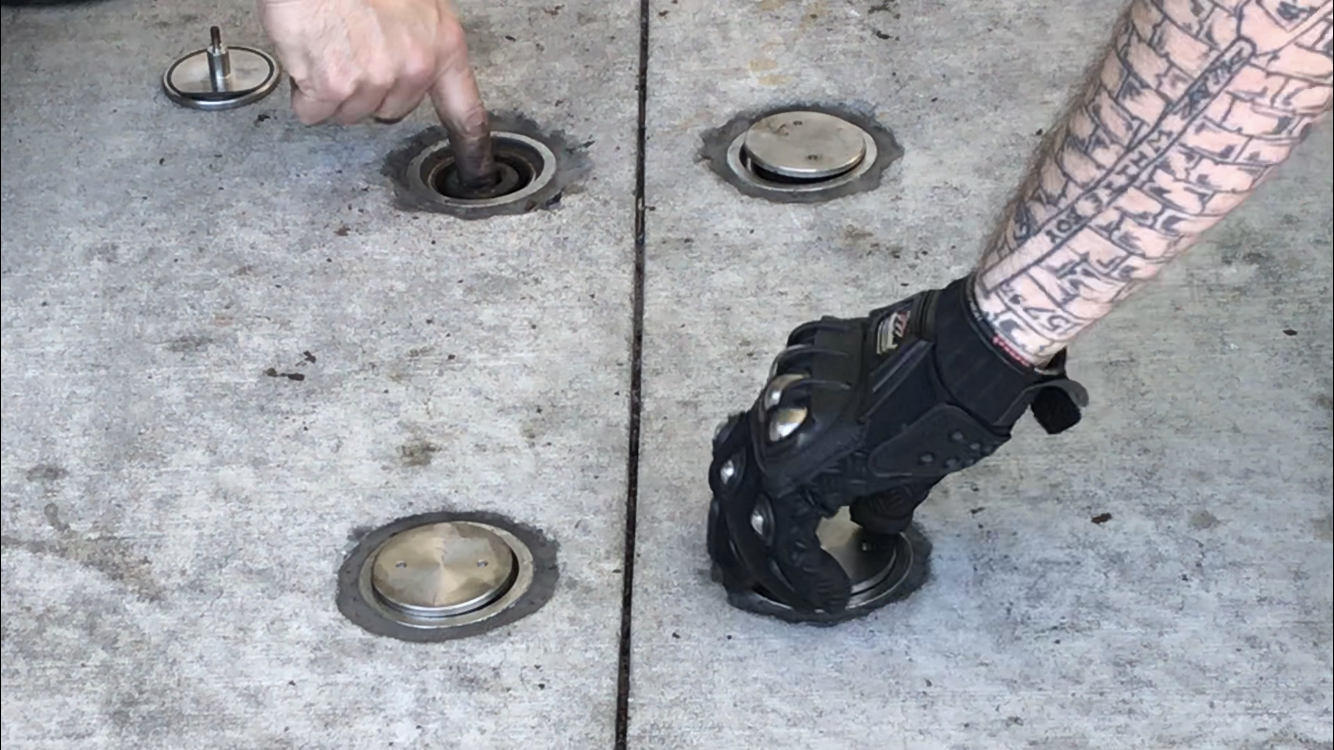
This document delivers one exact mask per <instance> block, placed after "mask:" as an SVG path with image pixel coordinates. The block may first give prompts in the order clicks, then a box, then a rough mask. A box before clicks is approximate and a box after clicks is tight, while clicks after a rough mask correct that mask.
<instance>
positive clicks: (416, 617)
mask: <svg viewBox="0 0 1334 750" xmlns="http://www.w3.org/2000/svg"><path fill="white" fill-rule="evenodd" d="M450 523H455V524H458V525H472V526H474V527H478V528H481V529H484V530H485V531H487V532H488V533H490V534H494V535H495V536H497V537H499V538H500V540H501V541H503V542H504V543H505V544H506V545H508V546H509V548H510V551H511V552H512V553H513V554H514V561H513V565H514V573H513V576H512V578H513V582H512V583H511V584H510V586H509V588H508V589H507V590H506V591H505V592H504V593H503V594H501V595H500V597H499V598H497V599H494V600H493V601H491V602H490V603H489V604H486V605H485V606H483V607H481V608H480V609H475V610H472V611H470V612H465V613H463V614H458V615H449V616H443V617H442V616H432V615H425V616H423V615H421V614H414V613H413V612H411V611H402V610H399V609H397V608H396V607H394V606H392V605H390V604H388V603H387V602H385V601H384V600H383V598H382V597H381V596H380V593H379V592H378V591H376V589H375V582H374V568H375V560H376V558H377V557H378V556H379V553H380V551H381V550H383V549H384V547H385V546H386V545H387V544H389V542H390V541H392V540H393V538H394V537H390V538H389V539H386V540H385V541H384V543H383V544H381V545H380V546H379V547H378V548H377V549H376V550H375V551H374V552H373V553H371V554H369V555H367V556H366V560H365V561H364V562H363V563H362V566H361V571H360V575H359V576H358V579H357V589H358V593H359V594H360V595H361V599H362V601H364V602H365V603H366V604H367V605H368V606H369V607H370V608H371V609H373V610H374V611H375V612H376V614H378V615H380V616H381V617H383V618H384V619H386V620H390V621H392V622H396V623H399V624H401V625H406V626H407V627H410V628H419V629H423V630H447V629H451V628H459V627H463V626H465V625H472V624H474V623H479V622H482V621H484V620H488V619H491V618H492V617H495V616H497V615H499V614H500V613H502V612H504V611H505V610H506V609H508V608H509V607H510V606H511V605H513V604H514V603H515V602H517V601H518V600H519V599H520V598H522V597H523V595H524V594H526V593H527V592H528V589H529V588H531V587H532V584H533V574H534V561H533V554H532V551H531V550H529V549H528V545H526V544H524V543H523V542H522V541H520V540H519V538H518V537H516V536H515V535H514V534H511V533H510V532H508V531H506V530H505V529H502V528H499V527H497V526H492V525H491V524H484V523H477V522H475V521H451V522H450ZM424 525H425V524H424ZM413 528H420V527H413ZM408 530H409V529H405V530H404V531H408ZM400 533H402V532H400ZM395 536H397V535H395Z"/></svg>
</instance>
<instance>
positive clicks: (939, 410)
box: [709, 278, 1088, 613]
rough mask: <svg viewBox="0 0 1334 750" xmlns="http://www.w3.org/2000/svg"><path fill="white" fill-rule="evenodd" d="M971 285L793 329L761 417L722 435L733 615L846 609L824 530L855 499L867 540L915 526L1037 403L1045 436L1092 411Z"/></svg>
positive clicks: (723, 556) (720, 515)
mask: <svg viewBox="0 0 1334 750" xmlns="http://www.w3.org/2000/svg"><path fill="white" fill-rule="evenodd" d="M971 283H972V280H971V278H965V279H960V280H957V281H955V282H953V283H951V284H949V285H948V286H947V287H945V288H944V289H942V290H934V291H928V292H923V293H920V294H918V295H915V296H913V297H911V298H909V299H906V300H903V301H901V302H898V303H896V304H893V305H890V306H888V307H885V308H881V309H878V310H874V311H872V312H871V313H870V314H869V315H867V316H866V317H864V318H854V319H838V318H832V317H826V318H824V319H822V320H819V321H814V322H810V323H806V324H804V325H802V326H799V327H798V328H797V329H796V330H794V331H793V332H792V334H791V336H790V337H789V338H788V346H787V348H786V349H784V350H783V351H782V352H781V353H780V354H779V355H778V356H777V358H776V359H775V360H774V364H773V368H772V370H771V372H770V378H769V382H768V383H767V384H766V386H765V387H764V389H763V390H762V391H761V392H760V395H759V398H758V399H757V400H756V402H755V403H754V405H753V406H752V407H751V408H750V409H749V411H747V412H744V413H741V414H736V415H734V416H732V417H731V418H730V419H729V420H728V421H727V422H726V423H725V424H724V425H722V426H721V427H720V428H719V432H718V434H717V435H716V436H715V438H714V454H713V462H712V465H711V466H710V468H709V486H710V489H711V490H712V492H713V501H712V504H711V507H710V519H709V554H710V556H711V557H712V558H713V562H714V564H715V571H716V572H718V573H721V577H722V581H723V584H724V585H725V586H726V587H727V589H728V591H729V593H730V594H731V596H730V599H731V601H732V603H733V604H734V605H736V606H739V607H742V608H746V609H752V608H753V607H749V606H747V605H746V604H745V602H746V601H749V600H750V599H749V598H750V597H753V595H754V593H755V592H757V591H758V592H762V595H763V596H764V597H766V598H768V599H769V600H771V601H774V602H777V603H780V604H782V605H784V606H786V607H788V608H791V609H792V610H795V611H796V612H797V613H803V612H806V613H838V612H841V611H842V610H844V609H845V608H846V607H847V604H848V599H849V595H850V582H849V580H848V576H847V574H846V573H845V572H844V570H843V568H842V566H840V565H839V564H838V562H837V561H836V560H835V559H834V558H833V556H831V555H830V554H829V553H828V552H826V551H825V550H824V549H823V548H822V547H821V546H820V542H819V540H818V539H817V537H816V529H817V527H818V526H819V523H820V521H821V520H822V519H823V518H827V517H830V516H832V515H834V514H835V513H837V512H838V510H839V509H840V508H842V507H845V506H851V508H850V512H851V517H852V519H853V521H855V522H856V523H857V524H859V525H861V526H862V527H863V528H864V529H866V530H867V531H870V532H873V533H876V534H884V535H892V534H898V533H901V532H903V531H905V530H906V529H907V528H908V526H909V525H910V523H911V521H912V517H913V512H914V510H915V509H916V508H917V507H918V506H919V505H920V504H921V503H922V502H923V501H924V500H925V499H926V497H927V494H928V493H929V492H930V490H931V489H932V488H933V487H934V486H935V485H936V483H937V482H939V481H940V480H941V479H943V478H944V477H945V476H947V475H948V474H951V473H953V472H956V471H960V470H962V469H965V468H968V467H969V466H972V465H973V464H975V463H977V462H978V461H980V460H982V459H983V458H985V457H986V456H989V455H991V454H992V453H993V452H994V451H995V450H996V449H997V448H999V447H1000V446H1001V445H1002V444H1004V443H1005V442H1006V441H1007V440H1009V438H1010V431H1011V429H1012V427H1013V426H1014V424H1015V423H1016V422H1017V421H1018V420H1019V418H1020V417H1021V416H1022V415H1023V413H1024V412H1025V411H1026V410H1030V409H1031V410H1032V412H1033V415H1034V417H1036V418H1037V420H1038V422H1039V423H1040V424H1041V425H1042V426H1043V428H1045V429H1046V431H1047V432H1048V433H1052V434H1054V433H1058V432H1062V431H1064V430H1066V429H1068V428H1070V427H1072V426H1074V425H1075V424H1076V423H1077V422H1078V421H1079V418H1080V407H1083V406H1087V404H1088V394H1087V393H1086V391H1085V390H1084V388H1083V387H1082V386H1080V385H1079V384H1078V383H1075V382H1074V381H1072V380H1070V379H1068V378H1067V377H1066V375H1065V368H1064V365H1065V352H1064V351H1062V352H1061V353H1060V354H1058V355H1057V356H1056V358H1055V359H1054V360H1053V361H1052V362H1051V363H1050V364H1049V365H1047V366H1046V367H1043V368H1035V367H1030V366H1026V365H1023V364H1020V363H1019V362H1018V361H1017V360H1016V359H1014V358H1012V357H1010V356H1009V355H1007V354H1005V353H1004V352H1003V351H1002V350H1001V349H1000V348H999V342H998V340H997V339H996V338H995V335H994V333H992V332H991V331H990V329H989V327H988V326H987V325H986V324H985V323H983V322H981V318H980V317H979V316H978V315H977V314H976V312H975V310H974V309H972V304H973V303H972V298H971V294H970V288H971Z"/></svg>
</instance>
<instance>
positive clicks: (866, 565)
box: [816, 508, 898, 597]
mask: <svg viewBox="0 0 1334 750" xmlns="http://www.w3.org/2000/svg"><path fill="white" fill-rule="evenodd" d="M816 535H817V536H818V537H819V539H820V546H821V547H824V549H825V551H826V552H828V553H829V554H830V555H833V557H834V559H835V560H837V561H838V564H839V565H841V566H843V570H844V572H846V573H847V574H848V579H849V581H850V582H851V583H852V595H853V596H854V597H857V596H860V595H862V594H865V593H866V592H868V591H871V590H872V589H874V588H875V587H876V586H878V585H880V583H881V582H883V581H884V580H885V578H887V577H888V576H889V574H890V572H891V571H893V570H894V568H895V565H894V563H895V562H896V561H897V557H898V548H897V545H896V544H895V543H894V542H895V541H896V540H894V539H886V538H884V537H877V536H875V535H873V534H868V533H866V532H865V531H864V530H863V529H862V528H861V527H860V526H858V525H856V524H855V523H853V522H852V519H851V518H850V516H849V513H848V509H847V508H843V509H842V510H840V511H839V513H838V514H836V515H835V516H834V517H832V518H828V519H825V520H824V521H822V522H821V523H820V527H819V529H818V530H817V531H816Z"/></svg>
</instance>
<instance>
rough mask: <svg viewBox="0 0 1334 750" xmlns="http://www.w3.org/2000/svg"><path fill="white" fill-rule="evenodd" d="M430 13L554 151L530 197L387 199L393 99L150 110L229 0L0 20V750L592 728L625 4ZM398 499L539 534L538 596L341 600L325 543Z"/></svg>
mask: <svg viewBox="0 0 1334 750" xmlns="http://www.w3.org/2000/svg"><path fill="white" fill-rule="evenodd" d="M461 5H462V6H463V7H462V12H463V15H464V18H465V19H466V20H467V26H468V28H469V31H470V35H471V40H472V43H473V48H474V57H475V59H476V61H477V63H478V68H479V70H478V73H479V78H480V80H481V85H482V88H483V91H484V92H485V94H486V97H487V103H488V105H489V106H490V107H492V108H493V109H518V110H520V111H522V112H524V113H525V114H527V115H529V116H531V117H532V118H534V119H535V120H537V121H538V122H539V123H542V124H543V125H547V126H550V127H553V128H557V129H561V130H564V131H566V132H567V133H569V134H570V136H571V137H572V138H573V139H574V140H575V141H576V142H579V143H585V142H586V148H587V152H588V154H589V157H590V159H591V160H592V162H593V164H594V168H595V171H594V172H593V174H592V175H591V176H590V177H589V178H588V179H587V180H586V181H585V182H584V183H583V186H582V187H583V192H581V193H579V194H574V193H573V192H571V193H570V194H568V195H567V196H566V197H565V199H564V200H563V202H562V203H561V205H560V207H559V210H556V211H553V212H537V213H532V214H529V215H526V216H522V217H515V218H507V219H498V220H496V221H494V222H485V223H465V222H460V221H457V220H453V219H449V218H444V217H424V216H406V215H403V214H401V213H399V212H397V211H395V210H394V209H393V208H392V207H391V196H392V192H391V189H390V185H389V183H388V181H387V180H386V179H385V178H383V177H381V176H380V174H379V170H380V163H381V160H382V159H383V158H384V157H385V156H386V155H387V154H388V153H390V151H392V150H393V149H394V148H395V147H396V146H397V145H398V144H399V143H400V142H402V141H403V140H405V139H406V138H408V137H409V136H411V135H412V134H413V133H415V132H417V131H418V130H420V129H421V128H422V127H424V126H425V125H426V124H427V123H428V122H429V120H430V118H431V113H430V111H429V109H428V108H424V109H423V110H421V111H420V112H419V113H418V115H417V116H416V117H415V118H414V119H413V120H411V121H408V122H404V123H401V124H399V125H396V126H392V127H391V126H377V125H368V126H366V127H357V128H336V127H331V128H316V129H308V128H305V127H302V126H300V125H299V124H298V123H296V122H295V120H294V119H293V118H292V116H291V115H290V113H289V110H288V108H287V103H286V98H285V96H286V94H285V93H284V92H282V91H280V93H279V94H275V95H274V96H273V97H272V98H269V99H267V100H265V101H263V102H262V103H260V104H257V105H255V106H252V107H248V108H245V109H242V110H239V111H234V112H227V113H216V114H208V113H200V112H195V111H189V110H185V109H181V108H178V107H176V106H175V105H172V104H171V103H169V102H168V101H167V100H166V98H165V97H164V96H163V95H162V93H161V91H160V88H159V83H158V81H159V78H160V76H161V75H162V72H163V70H164V69H165V67H166V66H167V65H168V64H169V63H170V62H171V61H172V60H173V59H174V57H175V56H177V55H179V54H182V53H184V52H186V51H189V50H190V49H194V48H198V47H200V46H202V45H203V43H204V42H205V40H206V38H207V30H208V26H209V25H210V24H213V23H220V24H221V25H222V27H223V30H224V34H226V38H228V39H230V40H232V41H234V42H235V43H238V44H241V43H249V44H262V40H263V37H262V35H261V33H260V31H259V28H258V26H257V22H256V20H255V18H254V11H253V3H250V2H230V3H224V4H221V5H219V4H215V3H209V2H200V1H197V0H192V1H191V2H184V3H171V4H153V3H139V2H130V1H129V0H107V1H105V2H98V3H89V4H87V5H84V6H72V7H67V8H58V9H18V10H15V9H8V8H7V9H5V10H3V12H0V18H2V19H3V53H2V57H3V94H0V100H2V101H3V113H4V114H3V125H4V135H3V188H0V192H2V193H3V209H4V218H7V219H9V221H8V223H5V224H4V225H3V229H2V230H0V234H2V236H3V279H2V284H3V307H4V315H3V319H4V320H3V329H2V330H3V349H4V357H3V410H4V430H3V458H4V462H3V472H2V474H0V486H2V487H3V528H4V532H3V572H4V584H3V629H4V634H3V642H4V663H3V683H4V715H5V719H4V728H3V733H2V735H0V736H2V737H3V740H4V743H5V745H6V746H9V745H10V743H11V742H12V743H15V744H14V745H13V746H14V747H24V748H75V747H77V748H131V747H132V748H145V749H147V748H172V749H173V750H175V749H177V748H184V747H190V748H199V749H201V750H203V749H205V748H237V747H247V748H268V747H275V748H276V747H309V748H387V747H435V748H439V747H448V748H520V747H551V748H588V747H601V746H606V745H608V744H610V743H611V737H612V731H613V717H614V709H615V694H616V666H617V638H618V633H619V619H620V603H621V597H620V593H621V573H620V568H621V564H622V540H623V533H624V494H625V481H624V475H625V461H626V437H627V436H626V423H627V416H628V413H629V406H628V396H629V394H628V389H627V386H628V382H629V367H630V362H629V353H630V349H629V347H630V332H631V307H630V299H631V298H630V292H631V281H632V275H631V269H632V254H633V244H632V220H633V207H634V201H633V170H634V161H633V153H634V149H635V141H634V138H635V105H634V101H635V99H634V96H635V94H634V85H635V76H636V73H637V69H638V68H637V65H638V34H637V29H638V26H637V24H638V15H637V8H634V7H631V6H629V5H625V6H621V7H602V6H600V5H599V6H598V7H596V8H594V7H591V6H583V7H581V6H576V5H575V4H570V3H565V4H562V5H559V6H557V5H556V4H551V3H538V2H532V3H526V4H525V3H507V4H504V5H500V6H497V5H495V4H486V3H480V2H465V3H462V4H461ZM284 89H285V87H284ZM586 90H595V91H597V92H598V95H597V96H583V95H580V96H576V91H586ZM270 370H271V371H272V372H273V373H274V376H267V375H266V374H265V373H266V371H270ZM288 373H294V374H295V375H293V376H292V377H288V376H287V374H288ZM297 376H302V379H299V380H298V379H297ZM433 509H473V510H483V511H494V512H498V513H502V514H506V515H509V516H511V517H513V518H515V519H517V520H519V521H522V522H524V523H528V524H532V525H535V526H537V527H540V528H542V529H543V530H545V531H546V532H547V533H548V534H549V535H551V536H553V537H554V538H555V539H556V540H557V541H558V542H559V544H560V561H561V567H562V571H561V572H562V582H561V585H560V588H559V590H558V591H557V592H556V595H555V597H554V599H553V600H552V601H551V602H550V603H549V604H548V605H547V607H546V608H545V609H543V610H542V611H541V612H539V613H538V614H536V615H534V616H533V617H531V618H529V619H527V620H524V621H522V622H520V623H517V624H515V625H514V626H512V627H509V628H507V629H505V630H503V631H499V632H495V633H492V634H489V635H487V636H484V637H480V638H477V639H475V640H470V641H464V642H456V643H450V644H441V645H434V646H421V645H409V644H404V643H400V642H397V641H390V640H384V639H377V638H375V637H372V636H370V635H367V634H365V633H364V632H362V631H361V630H359V629H358V628H356V627H355V626H353V625H352V624H351V623H349V622H347V621H345V620H344V619H343V618H342V617H341V616H340V615H339V613H338V612H337V610H336V609H335V606H334V582H335V574H336V571H337V568H338V566H339V564H340V562H341V560H342V557H343V555H344V553H345V552H346V551H347V550H348V549H349V548H350V546H351V542H350V541H349V536H350V535H353V536H354V535H355V534H357V533H359V531H358V530H360V529H364V528H366V527H373V526H378V525H380V524H383V523H385V522H388V521H390V520H392V519H394V518H397V517H400V516H403V515H408V514H412V513H418V512H423V511H427V510H433Z"/></svg>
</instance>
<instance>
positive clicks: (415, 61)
mask: <svg viewBox="0 0 1334 750" xmlns="http://www.w3.org/2000/svg"><path fill="white" fill-rule="evenodd" d="M435 65H436V61H435V58H434V57H433V56H432V55H430V54H428V53H427V52H425V51H424V50H413V51H412V52H409V53H408V55H407V57H406V58H405V59H404V60H403V79H404V80H405V81H406V82H407V83H409V84H411V85H413V86H422V87H424V86H428V85H430V83H431V80H432V79H433V78H434V77H435Z"/></svg>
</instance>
